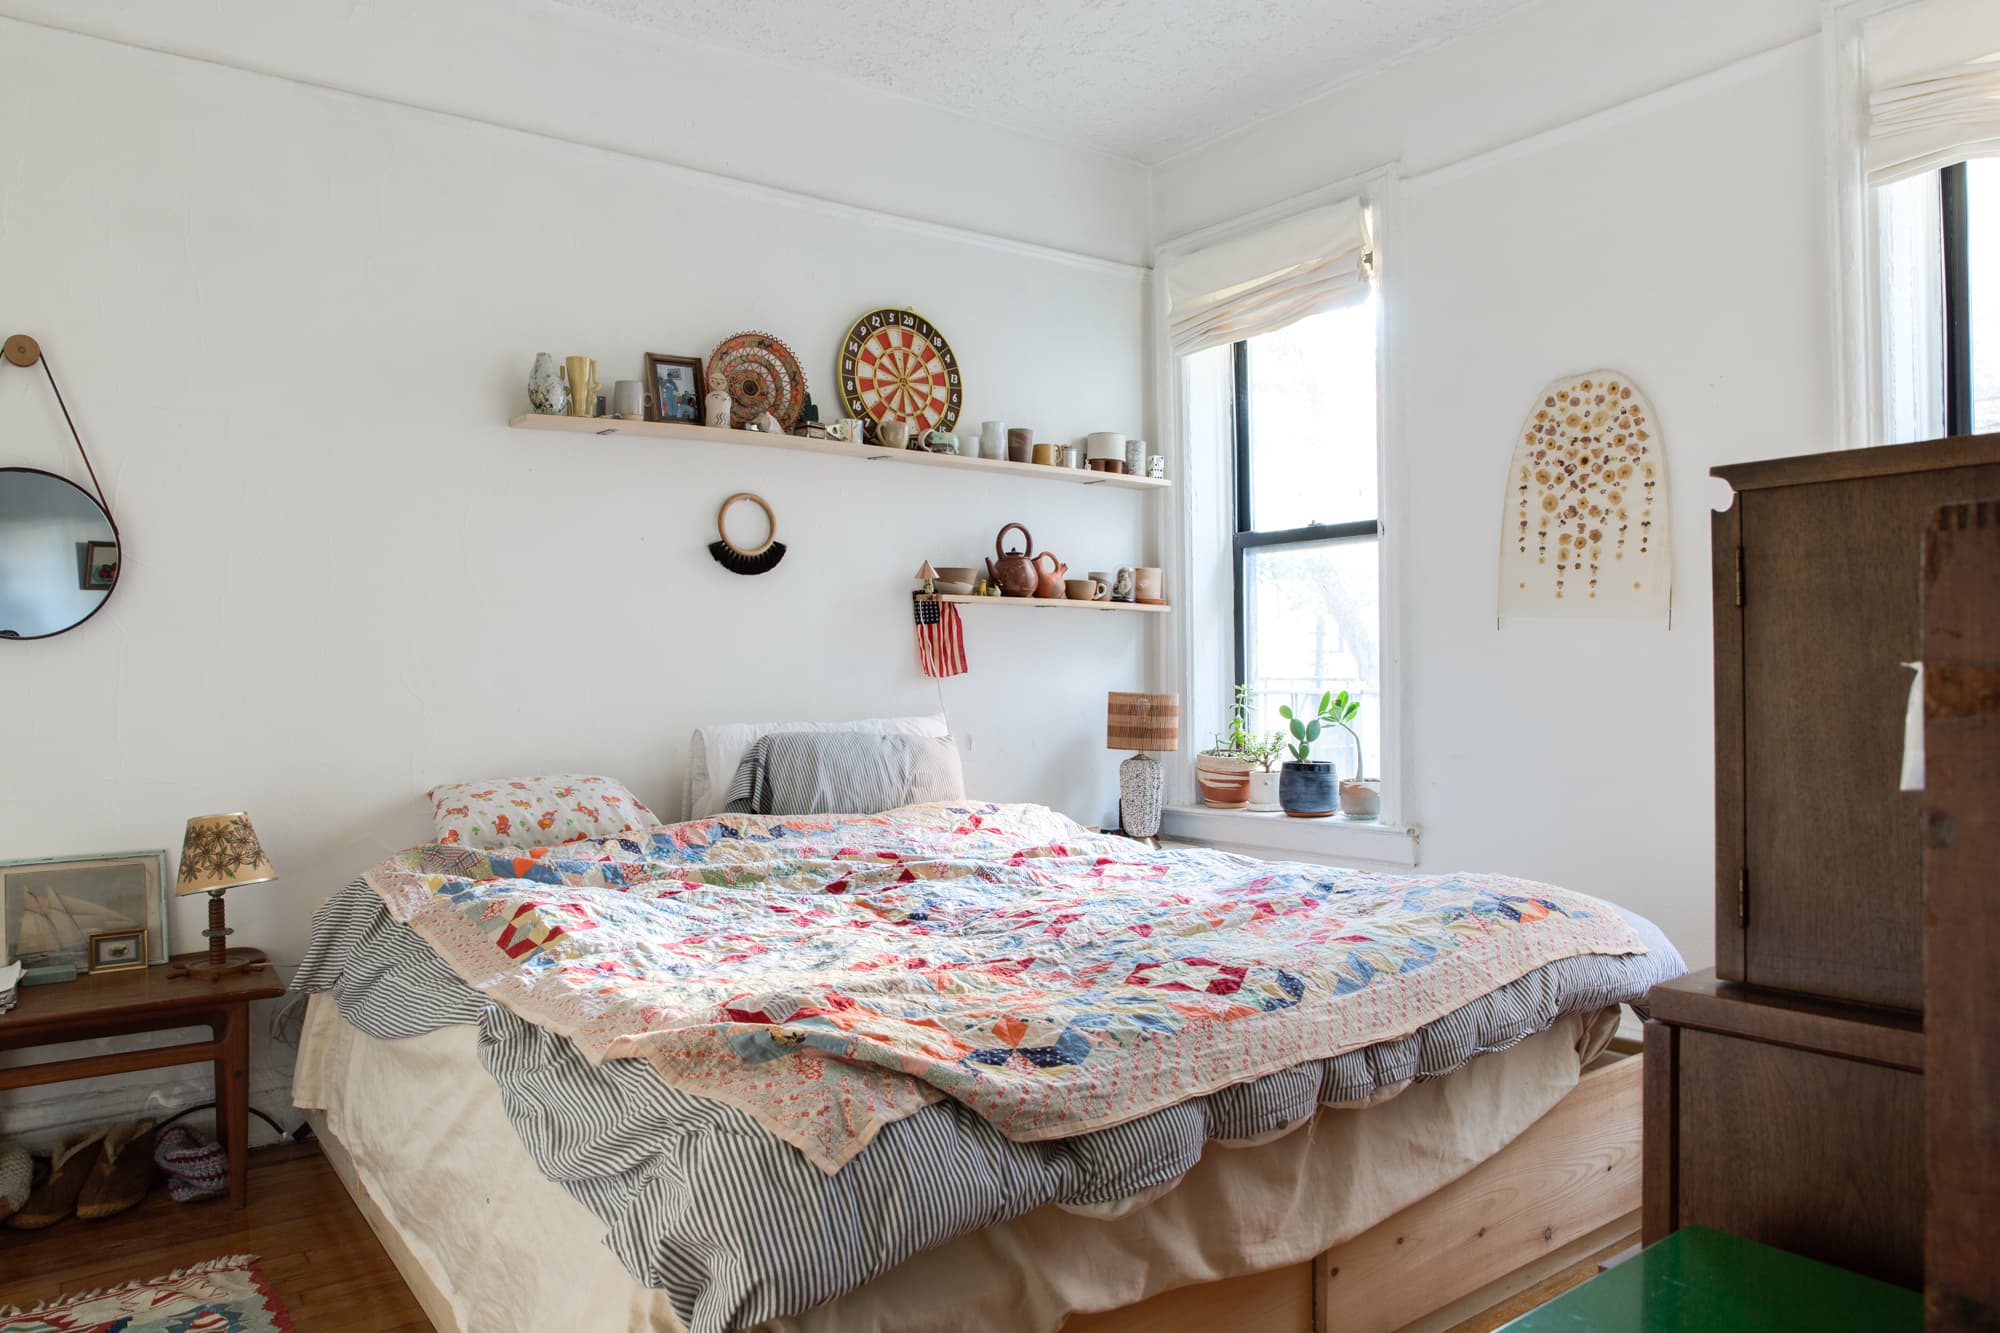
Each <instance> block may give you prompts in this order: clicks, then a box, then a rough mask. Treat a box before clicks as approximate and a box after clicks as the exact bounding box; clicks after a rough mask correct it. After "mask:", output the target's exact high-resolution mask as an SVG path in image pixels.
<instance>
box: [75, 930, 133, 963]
mask: <svg viewBox="0 0 2000 1333" xmlns="http://www.w3.org/2000/svg"><path fill="white" fill-rule="evenodd" d="M87 952H88V953H89V955H90V970H91V971H93V972H125V971H129V970H131V969H132V968H135V967H144V966H145V965H146V932H145V931H143V930H105V931H99V932H98V933H97V934H95V935H92V936H91V937H90V945H89V948H88V950H87Z"/></svg>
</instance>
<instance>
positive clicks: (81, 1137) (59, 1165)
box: [7, 1129, 104, 1231]
mask: <svg viewBox="0 0 2000 1333" xmlns="http://www.w3.org/2000/svg"><path fill="white" fill-rule="evenodd" d="M103 1142H104V1131H103V1130H101V1129H86V1130H83V1131H81V1132H79V1133H76V1134H71V1135H68V1136H66V1137H65V1138H63V1139H62V1140H61V1141H60V1142H59V1143H57V1144H56V1150H55V1152H54V1154H52V1155H51V1156H50V1158H49V1178H48V1179H47V1180H45V1181H43V1182H42V1187H41V1188H40V1189H38V1190H36V1191H35V1192H34V1193H33V1194H31V1195H29V1196H28V1201H27V1202H26V1203H24V1204H22V1205H21V1208H20V1210H19V1211H18V1212H16V1213H15V1214H14V1215H13V1216H12V1217H10V1218H8V1219H7V1225H8V1226H10V1227H13V1228H14V1229H15V1230H16V1231H40V1230H41V1229H42V1228H43V1227H52V1226H54V1225H55V1224H56V1223H58V1222H60V1221H62V1220H63V1219H64V1218H65V1217H68V1216H69V1215H70V1214H71V1213H73V1212H75V1211H76V1196H77V1194H78V1193H79V1192H80V1191H81V1190H82V1189H83V1182H84V1181H85V1180H86V1179H88V1178H89V1176H90V1169H91V1168H92V1167H93V1166H95V1165H97V1159H98V1157H99V1156H100V1154H101V1145H102V1144H103Z"/></svg>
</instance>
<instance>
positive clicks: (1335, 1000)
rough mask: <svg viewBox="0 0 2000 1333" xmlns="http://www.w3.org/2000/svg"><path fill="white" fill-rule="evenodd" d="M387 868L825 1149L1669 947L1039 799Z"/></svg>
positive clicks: (1075, 1125) (460, 923) (859, 1145)
mask: <svg viewBox="0 0 2000 1333" xmlns="http://www.w3.org/2000/svg"><path fill="white" fill-rule="evenodd" d="M364 882H365V883H366V885H367V887H368V889H369V890H371V891H372V892H373V893H374V894H375V895H377V896H378V897H379V899H380V901H381V903H382V904H383V906H384V908H385V909H386V911H387V913H388V914H389V916H391V917H392V918H393V919H395V920H396V921H398V922H401V923H403V924H405V925H407V926H408V927H409V929H410V930H411V931H413V932H415V934H416V935H417V936H418V937H420V938H421V939H422V940H423V941H424V942H425V943H426V944H428V945H429V946H430V948H431V949H433V950H434V951H435V952H436V954H437V955H438V957H439V958H441V959H442V960H443V961H444V962H445V964H447V965H448V966H449V968H450V970H451V971H452V972H453V973H455V974H456V975H457V977H458V978H460V979H461V980H462V981H463V982H464V983H465V984H466V985H467V986H468V987H470V988H471V989H472V990H474V991H476V992H478V993H479V994H481V995H483V996H484V997H486V998H487V999H488V1000H490V1001H492V1002H495V1003H497V1004H499V1005H501V1006H503V1007H504V1008H505V1009H507V1010H509V1011H511V1012H512V1013H514V1014H516V1015H518V1016H519V1017H520V1018H522V1019H524V1020H526V1021H527V1022H529V1023H531V1024H533V1025H536V1026H537V1027H540V1028H544V1029H547V1030H549V1031H552V1032H555V1033H559V1034H561V1035H563V1036H566V1037H568V1038H569V1039H570V1040H571V1041H572V1042H574V1044H575V1046H576V1048H577V1050H578V1051H580V1052H581V1054H582V1055H583V1056H584V1057H585V1058H586V1059H587V1060H589V1061H590V1062H592V1063H593V1064H595V1063H601V1062H603V1061H606V1060H611V1059H620V1058H625V1059H639V1060H644V1061H646V1062H647V1063H648V1064H650V1065H651V1067H652V1068H653V1069H654V1070H656V1071H657V1072H658V1074H659V1077H660V1078H661V1079H662V1080H664V1081H665V1082H666V1083H667V1084H668V1085H669V1086H671V1087H672V1088H673V1089H675V1090H677V1091H679V1092H682V1093H689V1094H694V1095H697V1096H700V1097H704V1098H709V1099H713V1100H715V1101H719V1102H722V1103H724V1104H727V1105H729V1106H732V1107H735V1108H738V1109H739V1110H741V1111H742V1112H743V1113H745V1114H746V1115H748V1116H749V1117H751V1118H752V1119H753V1120H754V1121H755V1122H756V1123H757V1124H759V1125H760V1126H762V1127H763V1128H765V1129H767V1130H768V1131H769V1132H770V1133H772V1134H774V1135H776V1136H777V1137H778V1138H780V1139H782V1140H784V1141H785V1142H787V1143H789V1144H792V1145H793V1146H795V1147H796V1148H797V1149H798V1150H799V1151H800V1152H801V1153H802V1154H803V1155H804V1157H805V1158H806V1159H807V1160H808V1161H810V1162H811V1163H812V1164H813V1165H814V1166H816V1167H817V1168H819V1170H820V1171H822V1172H826V1173H832V1172H835V1171H837V1170H839V1169H840V1168H841V1166H842V1165H843V1164H844V1163H846V1162H848V1161H849V1160H850V1159H851V1158H853V1157H854V1156H855V1155H856V1154H857V1153H859V1152H860V1151H862V1149H864V1148H865V1147H866V1146H867V1145H868V1144H869V1143H870V1141H871V1140H872V1139H874V1138H875V1137H876V1135H877V1134H878V1133H879V1132H880V1131H881V1130H882V1129H883V1127H884V1126H886V1125H889V1124H893V1123H895V1122H897V1121H899V1120H901V1119H903V1118H905V1117H908V1116H910V1115H912V1114H913V1113H915V1112H917V1111H919V1110H920V1109H922V1108H924V1107H925V1106H926V1105H929V1104H931V1103H934V1102H937V1101H939V1100H940V1099H943V1098H950V1099H952V1100H953V1101H955V1102H957V1103H959V1104H962V1105H963V1106H965V1107H967V1108H970V1109H971V1110H972V1111H973V1112H975V1113H976V1114H977V1115H978V1116H979V1117H981V1118H982V1119H983V1120H985V1121H986V1122H988V1123H990V1125H991V1126H992V1127H993V1128H994V1129H995V1130H997V1131H998V1133H999V1134H1001V1135H1004V1136H1005V1137H1006V1138H1008V1139H1012V1140H1015V1141H1019V1142H1033V1141H1037V1140H1044V1139H1054V1138H1067V1137H1073V1136H1077V1135H1082V1134H1086V1133H1089V1132H1091V1131H1094V1130H1099V1129H1104V1128H1106V1127H1110V1126H1115V1125H1121V1124H1124V1123H1126V1122H1130V1121H1133V1120H1136V1119H1138V1118H1140V1117H1143V1116H1146V1115H1148V1114H1150V1113H1152V1112H1155V1111H1158V1110H1160V1109H1162V1108H1165V1107H1170V1106H1174V1105H1176V1104H1179V1103H1182V1102H1185V1101H1187V1100H1189V1099H1191V1098H1194V1097H1198V1096H1201V1095H1204V1094H1207V1093H1211V1092H1214V1091H1216V1090H1218V1089H1222V1088H1226V1087H1230V1086H1232V1085H1237V1084H1242V1083H1245V1082H1248V1081H1250V1080H1255V1079H1259V1078H1262V1077H1264V1076H1266V1075H1269V1074H1272V1073H1274V1072H1276V1071H1279V1070H1284V1069H1287V1068H1290V1067H1292V1066H1295V1065H1300V1064H1302V1063H1305V1062H1308V1061H1313V1060H1323V1059H1328V1058H1331V1057H1334V1056H1338V1055H1341V1054H1342V1053H1345V1052H1350V1051H1354V1050H1357V1049H1359V1048H1362V1047H1366V1046H1370V1045H1371V1044H1374V1043H1379V1042H1384V1041H1389V1040H1392V1039H1397V1038H1405V1037H1408V1036H1410V1035H1411V1034H1413V1033H1415V1032H1417V1031H1418V1030H1419V1028H1421V1027H1422V1026H1423V1025H1424V1024H1426V1023H1429V1022H1431V1021H1433V1020H1436V1019H1439V1018H1441V1017H1443V1016H1444V1015H1446V1014H1449V1013H1452V1012H1453V1011H1455V1010H1459V1009H1461V1008H1463V1007H1464V1006H1466V1005H1467V1004H1469V1003H1470V1002H1472V1001H1474V1000H1476V999H1478V998H1479V997H1481V996H1484V995H1487V994H1488V993H1490V992H1493V991H1495V990H1497V989H1499V988H1501V987H1503V986H1506V985H1508V984H1509V983H1512V982H1514V981H1516V980H1518V979H1520V978H1522V977H1524V976H1526V975H1527V974H1528V973H1530V972H1532V971H1534V970H1535V969H1537V968H1540V967H1543V966H1545V965H1547V964H1551V963H1554V962H1557V961H1559V960H1563V959H1572V958H1579V957H1583V956H1589V955H1609V956H1631V955H1640V954H1644V953H1645V952H1646V951H1647V945H1646V943H1645V942H1644V941H1643V940H1642V939H1641V937H1640V935H1639V933H1638V932H1637V931H1635V930H1634V928H1633V926H1632V925H1631V924H1630V923H1629V922H1628V921H1627V920H1626V919H1625V918H1624V917H1623V916H1622V915H1620V914H1619V913H1618V912H1616V911H1615V910H1613V909H1612V908H1610V907H1609V906H1608V905H1606V904H1604V903H1602V902H1600V901H1598V900H1596V899H1594V898H1590V897H1587V896H1585V895H1582V894H1577V893H1571V892H1567V891H1564V890H1562V889H1557V888H1553V887H1551V886H1548V885H1545V884H1537V883H1532V882H1528V881H1524V880H1517V879H1510V878H1507V877H1505V876H1499V875H1453V876H1394V875H1390V876H1385V875H1372V874H1362V873H1358V872H1352V871H1342V870H1332V869H1329V868H1327V867H1323V866H1312V865H1297V864H1284V863H1269V862H1260V861H1252V860H1249V859H1246V858H1242V857H1237V856H1233V855H1229V854H1225V853H1220V852H1215V851H1209V850H1196V849H1189V850H1172V851H1156V850H1152V849H1148V848H1146V847H1145V846H1143V845H1142V844H1139V843H1135V842H1131V841H1129V840H1126V839H1123V838H1115V837H1104V836H1100V835H1093V834H1090V833H1087V832H1086V831H1085V830H1083V829H1082V828H1081V827H1079V826H1078V825H1077V824H1075V823H1074V822H1073V821H1071V820H1069V819H1067V818H1065V817H1064V816H1062V815H1059V814H1056V813H1055V812H1053V811H1050V810H1048V809H1045V808H1043V807H1040V806H1033V805H981V804H967V803H963V802H958V803H948V804H938V805H924V806H912V807H908V808H905V809H902V810H896V811H890V812H887V813H885V814H882V815H874V816H851V815H845V816H819V817H787V818H780V817H775V816H756V815H723V816H720V817H717V818H714V819H707V820H698V821H693V822H689V823H683V824H673V825H666V826H661V827H656V828H652V829H649V830H644V831H635V832H628V833H625V834H621V835H619V836H616V837H612V838H609V839H605V840H603V841H596V842H580V843H571V844H567V845H564V846H560V847H552V848H539V847H537V848H519V849H507V848H501V849H494V850H490V851H473V850H469V849H465V848H459V847H448V846H428V847H420V848H416V849H413V850H411V851H408V852H404V853H401V854H399V855H397V856H395V857H392V858H390V859H389V860H388V861H386V862H385V863H383V864H382V865H381V866H378V867H377V868H376V869H375V870H373V871H371V872H369V873H368V874H367V875H366V876H365V877H364ZM1674 963H1675V965H1676V966H1677V965H1678V959H1675V960H1674Z"/></svg>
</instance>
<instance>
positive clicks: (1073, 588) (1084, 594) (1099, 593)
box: [1063, 579, 1104, 602]
mask: <svg viewBox="0 0 2000 1333" xmlns="http://www.w3.org/2000/svg"><path fill="white" fill-rule="evenodd" d="M1063 592H1064V593H1066V594H1067V595H1068V597H1069V600H1070V601H1072V602H1096V601H1102V600H1103V598H1104V585H1103V584H1102V583H1100V582H1098V581H1097V580H1096V579H1064V580H1063Z"/></svg>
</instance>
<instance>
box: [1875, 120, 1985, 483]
mask: <svg viewBox="0 0 2000 1333" xmlns="http://www.w3.org/2000/svg"><path fill="white" fill-rule="evenodd" d="M1875 226H1876V237H1877V253H1878V254H1879V256H1880V284H1881V297H1880V302H1881V307H1880V308H1881V312H1882V315H1881V318H1882V402H1883V421H1882V438H1883V439H1884V440H1885V441H1886V442H1888V443H1890V444H1907V443H1910V442H1912V441H1915V440H1928V439H1933V438H1936V437H1937V436H1940V435H1976V434H1981V433H1984V432H1987V431H2000V158H1992V157H1984V158H1974V159H1972V160H1970V161H1966V162H1959V163H1955V164H1953V165H1951V166H1947V167H1944V168H1942V169H1941V170H1937V171H1930V172H1924V173H1922V174H1919V175H1915V176H1910V177H1907V178H1905V179H1903V180H1899V181H1896V182H1894V183H1892V184H1888V185H1883V186H1880V187H1878V188H1877V189H1876V190H1875Z"/></svg>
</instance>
